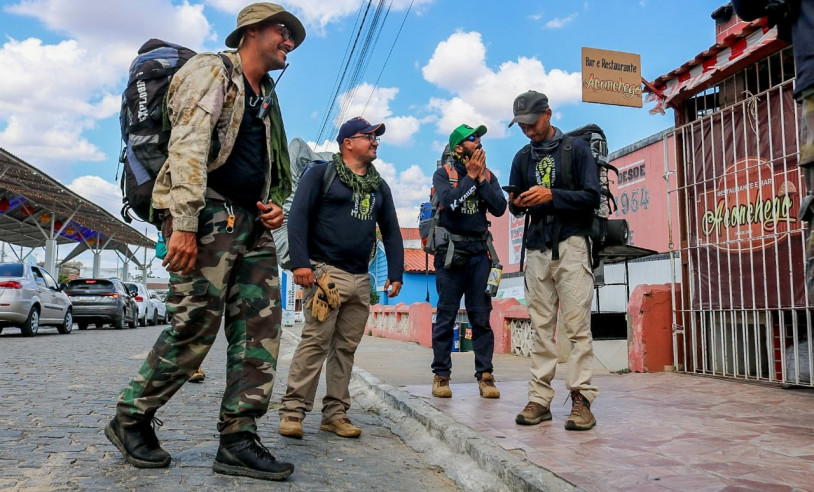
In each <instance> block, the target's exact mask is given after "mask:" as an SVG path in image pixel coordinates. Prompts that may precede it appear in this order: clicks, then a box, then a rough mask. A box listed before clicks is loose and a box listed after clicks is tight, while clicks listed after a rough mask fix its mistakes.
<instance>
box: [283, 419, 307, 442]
mask: <svg viewBox="0 0 814 492" xmlns="http://www.w3.org/2000/svg"><path fill="white" fill-rule="evenodd" d="M280 435H282V436H285V437H293V438H295V439H302V418H300V417H293V416H286V417H280Z"/></svg>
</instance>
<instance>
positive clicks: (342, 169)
mask: <svg viewBox="0 0 814 492" xmlns="http://www.w3.org/2000/svg"><path fill="white" fill-rule="evenodd" d="M333 163H334V167H336V175H337V176H338V177H339V180H340V181H342V183H343V184H344V185H345V186H347V187H348V188H350V189H351V190H353V192H354V193H359V194H361V193H374V192H376V190H378V189H379V188H381V186H382V178H381V176H380V175H379V171H377V170H376V167H375V166H373V163H370V164H368V165H367V174H365V175H364V176H359V175H358V174H356V173H355V172H353V171H351V170H350V168H349V167H348V165H347V164H345V161H343V160H342V154H340V153H339V152H337V153H336V154H334V155H333Z"/></svg>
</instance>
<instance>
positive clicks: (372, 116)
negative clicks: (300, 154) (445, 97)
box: [334, 83, 421, 146]
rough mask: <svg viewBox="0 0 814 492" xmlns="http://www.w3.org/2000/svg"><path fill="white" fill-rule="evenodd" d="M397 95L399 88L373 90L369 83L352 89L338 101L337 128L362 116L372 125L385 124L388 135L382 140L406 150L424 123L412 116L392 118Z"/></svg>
mask: <svg viewBox="0 0 814 492" xmlns="http://www.w3.org/2000/svg"><path fill="white" fill-rule="evenodd" d="M398 93H399V89H398V88H395V87H377V88H375V89H374V88H373V86H372V85H371V84H368V83H364V84H362V85H359V86H357V87H355V88H353V89H351V90H350V91H348V92H346V93H344V94H342V95H340V96H339V97H338V98H337V105H338V106H339V108H340V113H338V114H337V116H336V118H335V119H334V126H335V127H336V128H337V129H338V128H339V127H340V126H341V125H342V123H344V122H345V121H347V120H348V119H350V118H353V117H356V116H361V117H363V118H365V119H366V120H368V121H370V122H371V123H373V124H376V123H381V122H383V123H384V124H385V129H386V132H385V135H384V137H382V138H383V139H385V141H386V142H387V143H388V144H391V145H399V146H403V145H408V144H410V143H412V141H413V135H415V134H416V133H417V132H418V130H419V128H420V127H421V123H420V122H419V120H418V118H415V117H413V116H393V112H392V110H391V109H390V104H391V102H392V101H393V100H394V99H395V98H396V96H397V95H398Z"/></svg>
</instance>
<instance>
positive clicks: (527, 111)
mask: <svg viewBox="0 0 814 492" xmlns="http://www.w3.org/2000/svg"><path fill="white" fill-rule="evenodd" d="M546 109H548V96H546V95H545V94H543V93H541V92H537V91H528V92H524V93H522V94H520V95H519V96H517V97H516V98H515V99H514V104H513V105H512V111H514V119H513V120H512V122H511V123H509V126H512V125H514V124H515V123H523V124H526V125H533V124H535V123H537V119H538V118H539V117H540V115H541V114H542V113H544V112H545V110H546Z"/></svg>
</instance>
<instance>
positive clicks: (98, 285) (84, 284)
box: [68, 279, 113, 292]
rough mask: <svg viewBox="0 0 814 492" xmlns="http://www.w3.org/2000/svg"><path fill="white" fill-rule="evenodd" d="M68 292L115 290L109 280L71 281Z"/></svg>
mask: <svg viewBox="0 0 814 492" xmlns="http://www.w3.org/2000/svg"><path fill="white" fill-rule="evenodd" d="M68 290H70V291H83V292H84V291H87V292H109V291H111V290H113V282H111V281H109V280H94V279H83V280H71V281H70V282H69V283H68Z"/></svg>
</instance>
